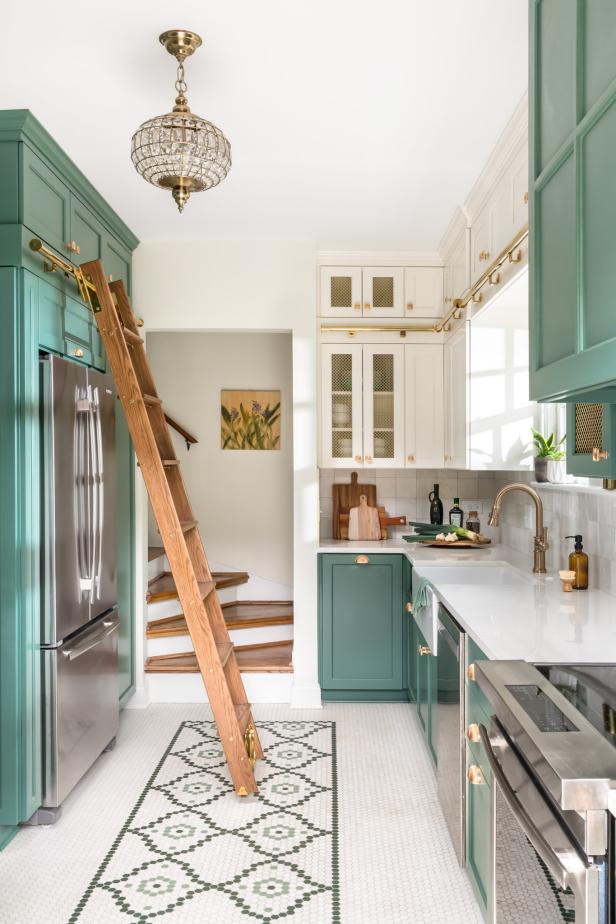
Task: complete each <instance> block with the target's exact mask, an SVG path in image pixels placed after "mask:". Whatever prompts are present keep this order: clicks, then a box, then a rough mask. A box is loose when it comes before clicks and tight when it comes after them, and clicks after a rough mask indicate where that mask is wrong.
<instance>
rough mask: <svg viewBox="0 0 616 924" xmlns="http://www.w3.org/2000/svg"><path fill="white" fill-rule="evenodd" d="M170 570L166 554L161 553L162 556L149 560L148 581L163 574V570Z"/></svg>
mask: <svg viewBox="0 0 616 924" xmlns="http://www.w3.org/2000/svg"><path fill="white" fill-rule="evenodd" d="M168 570H169V565H168V563H167V559H166V558H165V556H164V555H161V556H160V558H154V559H152V561H149V562H148V581H153V580H154V578H155V577H158V575H159V574H162V573H163V571H168Z"/></svg>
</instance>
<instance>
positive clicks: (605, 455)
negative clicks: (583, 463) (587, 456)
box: [592, 446, 610, 462]
mask: <svg viewBox="0 0 616 924" xmlns="http://www.w3.org/2000/svg"><path fill="white" fill-rule="evenodd" d="M609 457H610V454H609V452H608V451H607V449H599V447H598V446H593V450H592V460H593V462H602V461H603V460H604V459H609Z"/></svg>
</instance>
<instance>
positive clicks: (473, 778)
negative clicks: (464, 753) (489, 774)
mask: <svg viewBox="0 0 616 924" xmlns="http://www.w3.org/2000/svg"><path fill="white" fill-rule="evenodd" d="M466 778H467V780H468V781H469V783H470V784H471V786H483V784H484V783H485V781H486V778H485V776H484V775H483V771H482V769H481V767H479V766H478V765H477V764H473V765H472V766H470V767H469V768H468V770H467V771H466Z"/></svg>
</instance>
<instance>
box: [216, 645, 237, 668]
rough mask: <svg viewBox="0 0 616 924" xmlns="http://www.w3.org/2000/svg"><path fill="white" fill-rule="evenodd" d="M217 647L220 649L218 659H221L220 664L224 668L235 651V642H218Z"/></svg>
mask: <svg viewBox="0 0 616 924" xmlns="http://www.w3.org/2000/svg"><path fill="white" fill-rule="evenodd" d="M216 647H217V648H218V657H219V658H220V663H221V664H222V666H223V667H224V666H225V664H226V663H227V661H228V660H229V658H230V657H231V652H232V651H233V642H216Z"/></svg>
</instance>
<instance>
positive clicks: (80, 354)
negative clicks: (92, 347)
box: [73, 347, 83, 359]
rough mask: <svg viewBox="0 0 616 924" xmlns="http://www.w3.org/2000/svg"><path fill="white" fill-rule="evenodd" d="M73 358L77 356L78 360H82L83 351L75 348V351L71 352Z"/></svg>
mask: <svg viewBox="0 0 616 924" xmlns="http://www.w3.org/2000/svg"><path fill="white" fill-rule="evenodd" d="M73 356H77V357H78V358H79V359H81V358H82V356H83V350H82V349H81V347H75V349H74V350H73Z"/></svg>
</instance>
